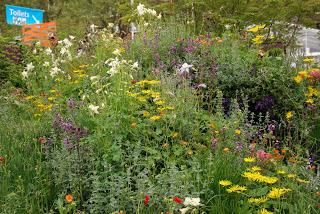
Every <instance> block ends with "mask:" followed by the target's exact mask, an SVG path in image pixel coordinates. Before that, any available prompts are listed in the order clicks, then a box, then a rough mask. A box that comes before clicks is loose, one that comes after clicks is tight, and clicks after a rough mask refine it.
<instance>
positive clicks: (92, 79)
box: [90, 76, 99, 81]
mask: <svg viewBox="0 0 320 214" xmlns="http://www.w3.org/2000/svg"><path fill="white" fill-rule="evenodd" d="M96 79H99V76H92V77H90V80H91V81H94V80H96Z"/></svg>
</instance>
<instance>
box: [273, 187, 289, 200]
mask: <svg viewBox="0 0 320 214" xmlns="http://www.w3.org/2000/svg"><path fill="white" fill-rule="evenodd" d="M290 191H291V189H287V188H272V190H270V192H269V193H268V194H267V197H268V198H271V199H277V198H280V197H282V196H283V195H284V194H286V193H288V192H290Z"/></svg>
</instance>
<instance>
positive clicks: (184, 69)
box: [179, 63, 193, 75]
mask: <svg viewBox="0 0 320 214" xmlns="http://www.w3.org/2000/svg"><path fill="white" fill-rule="evenodd" d="M192 67H193V65H189V64H188V63H183V65H182V66H181V68H180V69H179V71H180V74H181V75H185V74H189V72H190V71H189V69H190V68H192Z"/></svg>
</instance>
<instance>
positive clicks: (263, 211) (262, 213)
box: [259, 208, 273, 214]
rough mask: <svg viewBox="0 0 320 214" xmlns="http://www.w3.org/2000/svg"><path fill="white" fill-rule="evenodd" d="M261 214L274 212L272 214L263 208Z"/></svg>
mask: <svg viewBox="0 0 320 214" xmlns="http://www.w3.org/2000/svg"><path fill="white" fill-rule="evenodd" d="M259 214H273V212H270V211H268V210H266V209H265V208H263V209H262V210H259Z"/></svg>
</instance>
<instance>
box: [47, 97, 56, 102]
mask: <svg viewBox="0 0 320 214" xmlns="http://www.w3.org/2000/svg"><path fill="white" fill-rule="evenodd" d="M54 99H56V98H55V97H48V100H49V101H53V100H54Z"/></svg>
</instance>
